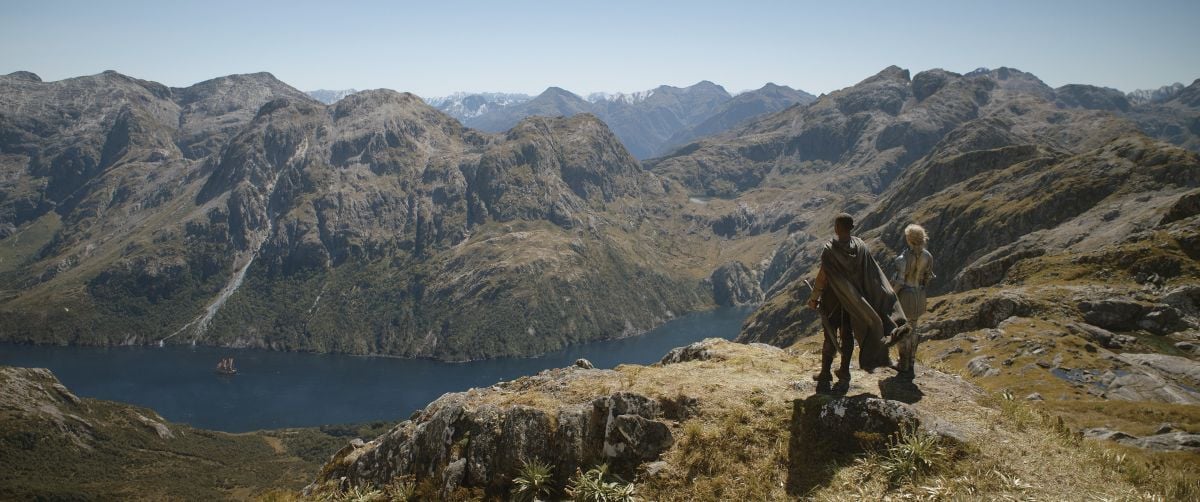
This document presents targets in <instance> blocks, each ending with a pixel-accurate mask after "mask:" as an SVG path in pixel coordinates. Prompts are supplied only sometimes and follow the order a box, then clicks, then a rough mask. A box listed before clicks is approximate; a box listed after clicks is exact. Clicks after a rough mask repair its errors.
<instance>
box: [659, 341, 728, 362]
mask: <svg viewBox="0 0 1200 502" xmlns="http://www.w3.org/2000/svg"><path fill="white" fill-rule="evenodd" d="M721 341H722V340H721V339H720V338H706V339H704V340H700V341H699V342H695V343H693V344H691V345H688V346H686V347H676V348H673V349H671V351H670V352H667V355H665V356H663V358H662V359H661V360H659V364H675V363H685V362H688V361H708V360H709V359H711V358H712V357H713V354H712V351H711V350H709V348H710V347H712V345H713V344H715V343H720V342H721Z"/></svg>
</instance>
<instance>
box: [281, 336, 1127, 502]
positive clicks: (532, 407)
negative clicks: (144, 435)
mask: <svg viewBox="0 0 1200 502" xmlns="http://www.w3.org/2000/svg"><path fill="white" fill-rule="evenodd" d="M818 364H819V357H818V356H817V355H816V354H813V353H810V352H807V351H802V350H797V349H792V350H783V349H779V348H776V347H771V346H768V345H762V344H751V345H743V344H737V343H732V342H727V341H724V340H718V339H709V340H705V341H702V342H697V343H696V344H693V345H691V346H688V347H681V348H678V349H675V350H674V351H672V352H671V353H669V354H667V355H666V356H665V357H664V358H663V359H662V361H661V362H659V363H657V364H654V365H651V366H633V365H622V366H618V367H617V368H616V369H613V370H599V369H592V368H590V365H589V364H586V362H582V361H581V362H580V363H579V364H577V365H576V366H575V367H571V368H563V369H554V370H547V371H543V372H541V373H539V374H537V375H534V376H529V377H522V378H520V379H517V380H514V381H511V382H504V383H500V384H497V385H495V386H492V387H490V388H486V389H471V390H469V391H466V392H460V393H452V394H446V395H444V396H442V397H441V398H439V399H438V400H436V401H434V402H433V403H431V404H430V405H429V406H428V407H426V408H425V409H424V410H422V411H420V412H418V413H416V414H414V416H413V417H412V418H411V419H410V420H408V421H405V422H402V423H400V424H399V425H397V426H396V427H395V428H394V429H392V430H391V431H390V432H388V433H386V434H384V435H382V436H380V437H377V438H375V439H372V440H370V441H362V440H356V441H354V442H352V443H351V444H350V445H348V446H346V447H345V448H343V449H342V450H341V451H339V452H337V453H336V454H335V455H334V456H333V458H332V459H331V460H330V461H329V462H328V463H327V464H326V465H325V466H324V468H322V470H321V472H320V474H319V476H318V477H317V479H316V480H315V481H314V482H313V483H312V484H310V485H309V486H308V487H307V488H306V489H305V492H304V493H305V495H306V496H322V495H329V494H337V493H344V492H352V493H360V492H362V491H363V490H368V491H369V490H376V489H378V490H383V489H385V487H387V486H388V485H389V484H391V483H394V482H395V481H396V480H405V481H406V482H408V483H412V484H414V485H415V486H417V487H418V488H417V491H418V492H419V493H422V494H424V496H426V497H435V498H442V499H454V498H459V497H472V498H473V497H481V496H482V497H486V498H489V499H490V498H507V496H508V494H509V491H510V490H511V487H512V484H513V479H514V478H515V477H516V476H518V475H519V472H520V470H521V468H522V466H523V465H525V464H526V463H527V462H535V461H537V462H542V463H546V464H549V465H551V466H552V467H553V471H552V473H551V477H552V481H551V483H550V484H551V486H552V487H553V490H554V493H556V494H557V495H564V494H565V491H564V489H565V487H566V486H567V484H568V482H569V479H570V477H571V476H572V475H575V474H576V472H577V470H580V471H585V470H587V469H588V468H589V467H592V466H596V465H599V464H606V465H608V466H609V472H611V473H613V474H616V475H617V476H618V477H619V478H621V479H623V480H627V481H631V482H633V483H634V484H635V485H636V487H637V490H638V494H639V496H640V497H642V498H644V499H646V500H675V499H694V498H695V496H696V495H698V494H704V497H710V496H711V497H714V498H718V499H745V500H750V499H756V500H765V499H790V498H795V497H816V498H827V497H828V496H832V495H834V494H836V493H838V492H837V487H838V486H844V487H846V489H849V490H852V491H851V492H850V493H855V492H854V491H853V490H858V491H862V490H868V489H870V487H871V486H876V487H877V488H878V489H880V490H885V491H888V490H896V489H897V487H896V486H894V483H891V482H890V481H888V480H887V479H884V478H885V477H881V476H874V478H875V479H874V481H871V482H866V481H863V480H856V478H855V476H865V477H867V478H871V477H872V476H873V475H872V474H870V472H867V471H869V470H871V469H875V468H876V467H871V465H874V464H870V462H872V461H875V460H871V459H876V460H878V459H879V458H881V457H879V455H880V452H886V451H889V450H888V448H889V445H894V444H895V438H896V437H898V435H900V434H901V433H903V432H904V431H910V432H911V431H918V435H919V436H921V437H929V438H933V441H934V443H936V444H937V445H939V446H938V448H941V449H943V450H939V451H945V452H953V453H947V456H946V458H947V459H952V460H947V462H949V464H947V465H949V467H945V468H946V469H948V470H950V471H956V472H958V471H961V472H962V473H963V475H960V476H958V478H956V479H957V481H954V480H952V479H950V478H946V480H943V481H940V482H942V483H944V484H946V485H947V488H946V489H950V488H949V486H950V485H953V484H954V483H959V484H963V489H964V490H968V488H967V484H969V485H970V486H971V487H970V488H969V490H973V491H971V492H969V493H972V494H973V496H985V497H986V496H987V494H992V495H995V496H1008V495H1011V496H1022V497H1035V498H1043V497H1044V498H1049V499H1064V498H1075V497H1078V496H1079V495H1080V493H1089V494H1093V495H1096V496H1100V497H1117V496H1127V495H1130V494H1134V493H1139V489H1140V488H1139V487H1136V486H1134V485H1133V484H1132V483H1130V482H1126V481H1120V480H1119V481H1114V482H1113V483H1109V484H1097V485H1088V486H1086V487H1084V486H1082V482H1081V481H1080V480H1082V479H1089V478H1090V479H1101V478H1102V477H1105V476H1110V475H1111V473H1107V472H1106V471H1105V469H1111V468H1112V467H1111V466H1109V467H1106V461H1105V460H1104V458H1105V457H1104V456H1103V455H1104V454H1103V452H1102V450H1103V448H1110V447H1116V446H1115V444H1113V443H1103V444H1104V445H1106V446H1103V447H1102V446H1099V445H1100V444H1101V443H1096V442H1093V441H1086V440H1084V439H1082V436H1081V435H1080V434H1079V433H1077V432H1071V431H1067V430H1065V428H1063V427H1062V425H1061V421H1056V420H1054V418H1053V417H1044V416H1041V415H1038V414H1037V413H1035V412H1033V411H1030V410H1029V409H1028V408H1027V405H1026V404H1025V403H1024V402H1018V401H1014V400H1012V399H1011V398H1008V399H1007V400H1006V399H1005V398H1003V397H997V396H996V395H994V394H991V393H988V392H985V391H983V390H982V389H980V388H979V387H977V386H975V385H974V384H972V383H970V382H969V381H968V380H967V379H965V378H964V377H963V376H960V375H951V374H947V373H944V372H941V371H937V370H933V369H930V368H924V367H923V368H920V369H919V371H918V376H917V379H916V385H912V384H910V383H906V382H902V381H899V380H896V379H894V378H891V377H892V372H891V371H888V370H882V371H879V372H877V373H876V374H867V373H864V372H861V371H857V370H856V371H855V372H854V380H853V383H852V386H851V388H850V389H849V391H848V392H846V393H845V395H842V396H826V395H818V394H816V393H815V392H814V391H815V389H814V386H813V384H812V381H811V380H810V378H809V375H810V374H811V373H812V372H814V371H815V370H816V369H817V365H818ZM1030 454H1035V455H1037V456H1038V457H1039V458H1043V459H1044V461H1043V463H1042V464H1037V463H1032V462H1029V461H1024V460H1020V459H1021V458H1023V457H1025V456H1027V455H1030ZM856 458H860V459H861V458H866V459H867V460H868V462H867V463H862V462H859V463H855V460H854V459H856ZM1122 458H1124V457H1122ZM868 464H870V465H868ZM848 465H853V466H857V467H844V468H843V467H839V466H848ZM1051 465H1070V466H1071V467H1070V469H1064V470H1063V471H1062V472H1054V471H1052V470H1051V471H1048V470H1046V468H1047V467H1048V466H1051ZM964 466H970V467H964ZM984 466H986V469H988V470H987V472H984V471H981V470H980V469H984ZM976 471H978V472H976ZM947 475H949V474H947ZM1011 479H1020V480H1024V481H1022V482H1021V483H1017V484H1012V483H1008V484H1006V482H1005V481H1001V480H1011ZM879 483H882V484H879ZM964 483H965V484H964ZM900 489H901V490H904V488H900ZM907 489H909V490H920V489H921V487H919V486H916V485H913V486H909V487H908V488H907ZM1079 490H1085V491H1083V492H1080V491H1079ZM963 493H964V494H965V493H968V492H963ZM860 495H862V496H869V495H871V494H870V493H866V492H862V493H860ZM877 495H882V492H881V493H878V494H877ZM839 496H844V495H839ZM704 497H701V498H704ZM835 498H836V497H835Z"/></svg>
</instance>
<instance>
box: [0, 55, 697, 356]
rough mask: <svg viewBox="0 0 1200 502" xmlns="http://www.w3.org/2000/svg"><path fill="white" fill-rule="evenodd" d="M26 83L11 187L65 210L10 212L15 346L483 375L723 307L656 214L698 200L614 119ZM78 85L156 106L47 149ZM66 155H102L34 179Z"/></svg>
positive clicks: (109, 80)
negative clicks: (254, 355) (285, 356)
mask: <svg viewBox="0 0 1200 502" xmlns="http://www.w3.org/2000/svg"><path fill="white" fill-rule="evenodd" d="M6 78H7V80H6V82H7V83H8V84H7V85H9V86H10V87H12V89H11V92H10V93H9V94H6V96H8V97H10V98H11V101H12V102H11V103H10V106H11V109H12V111H13V112H12V113H11V114H6V115H5V117H6V118H8V117H13V120H14V122H12V125H11V128H12V130H13V131H14V132H13V134H11V135H10V136H12V137H13V138H15V139H13V140H12V141H15V142H17V143H13V144H11V145H8V146H6V147H5V148H6V149H10V148H11V149H12V150H13V151H23V152H25V153H24V154H13V155H12V156H9V157H6V158H9V159H11V160H13V162H14V163H13V164H11V165H10V166H9V168H11V172H12V173H13V175H14V176H13V177H11V179H15V180H17V185H20V186H29V187H39V186H40V187H43V188H42V189H41V190H42V192H43V193H38V194H36V197H37V198H38V200H44V199H47V198H53V197H57V199H54V200H51V201H50V202H47V203H45V204H42V203H38V204H42V205H43V206H45V207H42V208H41V209H37V208H38V207H41V206H37V205H36V204H35V205H34V206H36V207H34V206H30V207H33V209H31V211H34V212H32V213H29V214H25V213H21V215H20V218H18V217H17V213H18V211H17V208H18V206H20V207H25V206H21V205H20V204H18V203H17V202H14V204H15V205H11V206H9V207H10V209H11V210H10V212H9V213H8V214H11V215H12V219H11V221H7V222H6V224H8V225H9V226H8V227H7V228H10V229H11V230H13V231H16V229H18V228H20V229H21V230H23V232H22V234H21V235H19V236H14V238H12V239H8V240H6V244H11V247H10V248H8V249H11V250H12V254H11V255H10V256H8V257H6V260H5V261H4V262H3V263H4V266H5V267H6V268H5V269H4V273H5V274H6V277H8V278H11V279H12V281H11V282H10V284H14V285H16V287H14V288H13V289H12V290H11V291H10V293H9V294H8V296H7V297H6V298H5V299H4V300H3V301H4V306H3V307H0V309H2V311H3V312H4V316H5V319H6V320H7V321H10V322H5V323H4V325H5V326H4V328H3V329H2V331H0V336H3V338H6V339H9V340H23V341H49V340H55V341H60V342H71V343H91V344H113V343H152V342H157V341H160V340H163V341H166V342H172V343H173V342H186V341H193V340H195V341H198V342H200V343H215V344H229V345H239V346H261V347H270V348H280V349H292V350H318V351H329V350H336V351H344V352H353V353H390V354H396V355H406V356H423V357H438V358H445V359H456V360H461V359H474V358H486V357H498V356H505V355H529V354H535V353H539V352H544V351H546V350H552V349H555V348H558V347H562V346H563V345H565V344H567V343H575V342H580V341H586V340H591V339H597V338H612V337H618V336H624V335H629V334H633V333H637V332H640V331H642V330H645V329H648V328H650V327H653V326H654V325H656V324H657V323H659V322H661V321H662V320H664V319H668V318H670V317H672V316H674V315H675V313H682V312H687V311H691V310H696V309H699V308H703V307H705V306H707V305H710V304H711V300H710V298H709V295H708V293H707V292H706V291H705V289H704V287H703V285H702V284H701V279H702V278H703V277H705V276H706V275H707V272H708V271H707V270H703V269H702V271H701V272H692V271H690V270H686V269H685V268H684V267H681V266H679V264H677V263H675V262H673V261H672V260H671V259H667V258H664V257H663V253H665V252H668V250H669V249H670V246H667V247H663V248H660V247H659V246H658V243H659V241H660V240H662V239H664V238H665V237H664V236H665V235H666V234H667V233H673V234H679V233H680V232H679V231H678V230H675V229H672V228H671V227H672V225H665V226H661V227H660V226H658V225H656V224H655V223H654V219H659V218H662V217H663V216H664V215H668V213H669V211H668V208H669V207H679V206H680V205H681V204H680V199H681V198H682V196H683V195H682V193H677V192H676V193H670V192H669V186H668V184H667V182H665V181H664V180H661V179H659V178H658V177H656V176H654V175H653V174H650V173H647V172H645V171H643V170H642V169H641V167H640V166H639V165H638V163H637V161H636V160H635V159H634V158H633V157H632V156H631V155H630V154H629V153H628V152H627V151H626V150H625V148H624V147H623V146H622V145H621V142H620V141H619V140H618V139H617V138H616V136H615V135H613V133H612V132H611V131H609V129H608V128H607V127H606V126H605V125H604V124H603V123H602V122H600V121H599V120H598V119H596V118H595V117H593V116H591V115H586V114H585V115H578V116H574V117H570V118H541V117H535V118H530V119H527V120H525V121H522V122H521V123H519V124H517V126H516V127H513V128H512V129H511V130H509V131H507V132H506V133H504V134H502V135H487V134H481V133H479V132H476V131H472V130H469V129H465V128H463V127H462V126H461V125H460V124H459V123H458V122H457V121H455V120H453V119H451V118H449V117H447V116H445V115H443V114H441V113H440V112H438V111H437V110H435V109H433V108H431V107H429V106H428V105H426V104H425V103H424V102H422V101H421V100H420V99H419V98H417V97H415V96H412V95H411V94H403V93H397V92H393V91H386V90H378V91H365V92H360V93H356V94H354V95H352V96H349V97H347V98H345V99H343V100H340V101H338V102H337V103H336V104H335V105H332V106H325V105H322V104H320V103H317V102H315V101H313V100H311V99H309V98H307V97H305V96H303V95H298V94H297V93H295V92H293V91H294V90H291V89H290V88H287V87H286V86H283V85H282V84H280V83H278V82H277V81H275V80H274V79H272V78H270V77H269V75H264V74H256V75H248V76H232V77H226V78H222V79H215V80H213V81H209V82H204V83H201V84H197V85H195V86H193V87H189V88H186V89H174V90H171V89H166V88H161V86H160V87H155V86H153V85H150V84H148V83H144V82H140V81H135V80H133V79H128V78H126V77H118V76H116V75H115V74H105V75H101V76H98V77H94V78H89V79H84V80H83V81H82V83H80V82H63V83H49V84H47V83H40V82H33V81H29V80H28V79H19V78H16V77H6ZM39 86H41V87H39ZM63 86H66V87H67V88H69V89H75V90H72V91H70V92H83V91H80V90H79V88H82V89H84V90H88V92H91V93H92V94H89V96H90V97H88V98H86V99H84V100H83V101H82V102H84V103H90V102H91V101H89V100H92V99H97V100H99V99H100V98H98V97H97V96H99V95H100V94H97V93H101V92H102V91H103V92H116V91H113V90H112V89H110V88H111V87H114V86H116V87H117V88H118V89H119V90H121V91H122V92H126V93H127V94H128V93H138V94H136V97H135V98H129V97H128V95H127V94H122V95H120V96H117V97H113V98H111V99H109V101H106V102H105V103H106V105H105V106H110V107H115V108H114V110H115V111H114V110H110V109H109V108H99V109H95V110H92V109H86V110H81V111H79V113H80V114H81V117H83V118H84V119H86V121H85V123H87V124H92V123H93V122H95V124H96V125H95V127H94V128H95V131H94V132H92V133H88V131H89V130H88V129H81V128H80V127H74V126H72V127H68V126H69V125H70V124H69V123H68V122H63V123H55V124H52V125H50V126H46V127H47V131H49V132H48V133H47V134H50V133H53V134H52V135H51V137H50V138H49V139H46V140H36V141H35V139H32V138H37V137H39V136H37V135H36V134H34V132H36V131H34V132H31V131H30V128H35V126H36V123H34V122H35V119H36V116H34V117H31V118H28V120H26V118H25V117H26V114H25V111H24V110H27V109H33V108H32V107H31V106H30V105H28V103H31V102H41V101H48V102H49V101H54V100H56V99H58V98H56V97H54V96H47V95H46V94H47V93H49V92H51V91H53V90H54V89H57V88H59V87H63ZM151 91H154V92H158V93H159V94H158V95H155V94H152V93H151ZM61 92H67V91H61ZM105 99H108V98H105ZM122 99H123V100H126V101H129V102H131V103H132V104H130V103H127V104H124V105H121V103H122V101H121V100H122ZM39 100H40V101H39ZM142 101H148V102H150V103H151V104H153V105H154V106H149V105H139V104H138V103H141V102H142ZM260 101H261V103H259V102H260ZM55 103H57V102H55ZM70 105H71V102H70V101H64V102H63V103H57V104H55V106H60V107H65V106H70ZM89 106H91V105H89ZM95 106H99V105H95ZM156 107H157V108H156ZM38 109H39V110H40V108H38ZM68 111H70V110H68ZM62 113H67V112H62ZM154 113H157V114H158V115H161V117H158V118H156V117H157V116H156V115H154ZM109 114H115V115H116V117H117V118H115V119H113V120H112V121H111V123H106V122H104V120H107V119H104V117H105V116H107V115H109ZM18 119H20V120H18ZM21 120H26V121H25V122H22V121H21ZM31 124H32V125H31ZM81 130H82V131H83V132H80V131H81ZM68 131H70V134H75V135H80V134H84V133H87V134H90V135H87V136H86V137H84V138H82V139H78V140H77V139H76V138H75V137H74V136H72V137H71V138H65V137H61V135H63V134H67V132H68ZM22 135H25V136H22ZM55 135H58V136H55ZM20 138H26V139H24V140H22V139H20ZM20 141H25V142H26V143H28V144H26V143H20ZM38 141H41V142H40V143H39V142H38ZM66 141H72V142H78V143H81V144H87V142H88V141H91V142H92V144H94V148H93V150H94V151H92V150H89V151H92V153H89V154H87V155H84V154H82V153H81V154H80V155H83V156H82V157H79V156H76V157H78V158H80V159H84V160H81V161H80V163H77V164H78V166H77V168H71V169H75V171H71V172H66V171H63V172H59V171H52V172H47V173H43V174H41V176H42V178H38V177H37V176H39V174H38V173H41V171H38V170H37V169H33V168H30V169H25V168H24V167H23V166H22V165H21V163H22V162H25V163H29V164H30V165H32V163H34V162H35V161H37V162H40V161H38V160H37V159H41V158H45V157H46V155H47V152H51V153H52V152H57V151H58V150H56V148H60V146H61V143H62V142H66ZM22 145H24V146H22ZM21 149H24V150H21ZM6 151H7V150H6ZM93 154H94V155H93ZM58 155H60V156H61V155H65V154H58ZM89 155H90V157H89ZM76 157H71V158H76ZM56 158H57V157H56ZM22 159H23V160H22ZM53 162H58V163H59V164H62V163H63V162H65V161H53ZM63 165H67V164H63ZM72 165H74V164H72ZM64 169H65V168H64ZM88 176H91V178H90V181H86V182H84V183H82V184H81V188H75V187H74V185H72V186H65V185H63V186H62V187H59V185H60V184H64V183H68V182H70V183H78V182H77V181H69V180H77V179H87V177H88ZM6 179H10V178H6ZM39 180H41V181H39ZM18 188H19V187H15V188H13V189H12V190H13V192H12V195H11V196H10V197H8V198H6V199H5V200H6V201H12V200H14V199H17V198H19V197H17V196H18V195H19V193H18V192H19V190H18ZM68 192H69V194H68ZM29 197H34V195H30V196H29ZM18 202H19V201H18ZM22 204H23V203H22ZM26 206H28V204H26ZM51 209H53V212H49V211H50V210H51ZM37 211H42V212H40V213H39V212H37ZM652 218H653V219H652ZM649 227H654V229H653V230H651V229H649ZM31 229H32V230H31ZM685 238H687V237H685ZM670 239H674V237H670ZM676 249H677V248H676ZM701 259H706V258H701ZM714 266H715V265H714ZM701 274H703V275H701ZM629 288H632V289H631V290H633V291H638V292H639V293H638V294H637V295H628V294H625V293H624V292H625V291H627V290H630V289H629ZM464 309H465V310H466V311H470V312H475V313H477V315H471V316H462V315H461V312H463V311H464Z"/></svg>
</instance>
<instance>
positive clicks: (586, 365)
mask: <svg viewBox="0 0 1200 502" xmlns="http://www.w3.org/2000/svg"><path fill="white" fill-rule="evenodd" d="M575 367H576V368H583V369H585V370H590V369H595V366H592V362H591V361H588V360H587V359H582V358H580V359H576V360H575Z"/></svg>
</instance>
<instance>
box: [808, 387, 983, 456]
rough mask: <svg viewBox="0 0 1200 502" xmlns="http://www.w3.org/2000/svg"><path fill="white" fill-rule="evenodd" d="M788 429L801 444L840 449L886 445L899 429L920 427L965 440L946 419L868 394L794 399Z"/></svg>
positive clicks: (942, 436) (946, 436)
mask: <svg viewBox="0 0 1200 502" xmlns="http://www.w3.org/2000/svg"><path fill="white" fill-rule="evenodd" d="M795 408H796V409H795V411H794V413H793V418H792V420H793V423H792V427H793V429H792V432H793V434H795V435H797V436H798V437H800V438H801V440H806V441H812V442H805V443H803V444H829V445H831V447H833V448H841V449H842V450H841V451H847V450H855V449H859V448H871V447H877V446H881V445H884V444H886V441H887V438H888V437H890V436H892V435H895V434H897V433H899V432H900V431H902V430H914V429H916V430H922V431H924V432H926V433H928V434H933V435H936V436H938V437H939V438H942V439H943V440H947V441H952V442H963V441H965V437H966V436H965V434H964V433H963V432H962V431H961V430H959V429H958V428H956V427H954V426H953V425H952V424H950V423H949V422H947V421H945V420H942V419H940V418H938V417H935V416H932V415H929V414H927V413H923V412H921V411H920V410H918V409H916V408H915V407H913V406H911V405H909V404H905V403H902V402H900V401H893V400H889V399H881V398H877V397H873V396H870V395H858V396H852V397H830V396H827V395H823V394H817V395H814V396H812V397H809V398H807V399H797V400H796V401H795Z"/></svg>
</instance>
